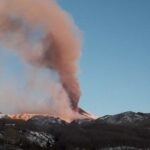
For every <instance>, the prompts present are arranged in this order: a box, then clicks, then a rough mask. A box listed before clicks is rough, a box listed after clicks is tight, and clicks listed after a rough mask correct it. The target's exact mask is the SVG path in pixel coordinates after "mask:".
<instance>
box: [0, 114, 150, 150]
mask: <svg viewBox="0 0 150 150" xmlns="http://www.w3.org/2000/svg"><path fill="white" fill-rule="evenodd" d="M109 149H110V150H130V149H131V150H138V149H139V150H144V149H145V150H149V149H150V114H149V113H147V114H146V113H135V112H125V113H121V114H117V115H107V116H103V117H101V118H98V119H96V120H92V119H88V118H87V119H82V120H74V121H72V122H71V123H67V122H65V121H63V120H61V119H59V118H54V117H50V116H39V115H38V116H33V117H31V118H30V119H28V120H23V119H12V118H10V117H9V116H7V115H4V114H0V150H109Z"/></svg>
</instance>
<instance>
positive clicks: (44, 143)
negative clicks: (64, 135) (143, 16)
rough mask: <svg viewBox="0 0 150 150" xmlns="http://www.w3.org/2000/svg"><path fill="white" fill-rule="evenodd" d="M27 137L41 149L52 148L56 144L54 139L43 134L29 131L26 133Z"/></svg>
mask: <svg viewBox="0 0 150 150" xmlns="http://www.w3.org/2000/svg"><path fill="white" fill-rule="evenodd" d="M25 136H26V138H27V140H29V141H30V142H31V143H34V144H36V145H38V146H40V147H41V148H48V147H52V146H53V145H54V144H55V140H54V137H53V136H52V135H48V134H46V133H43V132H41V133H40V132H33V131H29V132H27V133H25Z"/></svg>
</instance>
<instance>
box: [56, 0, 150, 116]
mask: <svg viewBox="0 0 150 150" xmlns="http://www.w3.org/2000/svg"><path fill="white" fill-rule="evenodd" d="M58 2H59V3H60V5H61V6H62V7H63V8H64V9H66V10H67V11H68V12H69V13H70V14H71V15H72V17H73V18H74V20H75V22H76V24H77V25H78V26H79V28H80V30H81V32H82V34H83V48H82V56H81V59H80V73H79V77H80V81H81V89H82V97H81V100H80V106H81V107H83V108H84V109H85V110H87V111H90V112H92V113H94V114H95V115H98V116H102V115H106V114H116V113H120V112H124V111H136V112H139V111H140V112H150V9H149V6H150V1H149V0H144V1H143V0H80V1H79V0H74V1H73V0H72V1H71V0H59V1H58Z"/></svg>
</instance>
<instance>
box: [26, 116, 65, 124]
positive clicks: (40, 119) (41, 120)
mask: <svg viewBox="0 0 150 150" xmlns="http://www.w3.org/2000/svg"><path fill="white" fill-rule="evenodd" d="M28 122H30V123H33V124H35V125H38V126H48V125H65V124H67V122H65V121H63V120H61V119H59V118H54V117H50V116H34V117H32V118H31V119H29V120H28Z"/></svg>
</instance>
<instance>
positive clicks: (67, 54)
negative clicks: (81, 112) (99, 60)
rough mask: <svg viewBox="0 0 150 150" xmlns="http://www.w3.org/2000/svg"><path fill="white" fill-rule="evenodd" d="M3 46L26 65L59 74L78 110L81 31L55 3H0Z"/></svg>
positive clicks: (16, 0)
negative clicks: (15, 54)
mask: <svg viewBox="0 0 150 150" xmlns="http://www.w3.org/2000/svg"><path fill="white" fill-rule="evenodd" d="M0 43H1V44H2V45H3V46H4V47H7V48H10V49H12V51H13V52H15V53H17V54H18V55H19V56H20V57H21V58H22V59H23V60H24V62H26V63H29V64H32V65H33V66H36V67H39V68H48V69H51V70H54V71H56V72H57V74H58V76H59V81H60V83H61V86H62V87H63V90H65V92H66V93H67V95H68V97H69V99H70V100H71V105H72V107H73V109H74V110H77V109H78V101H79V98H80V95H81V92H80V86H79V81H78V78H77V73H78V59H79V57H80V49H81V36H80V31H79V30H78V28H77V27H76V25H75V24H74V22H73V20H72V18H71V17H70V16H69V15H68V14H67V13H66V12H65V11H64V10H62V9H61V8H60V7H59V6H58V4H57V3H56V2H55V1H54V0H1V1H0Z"/></svg>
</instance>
